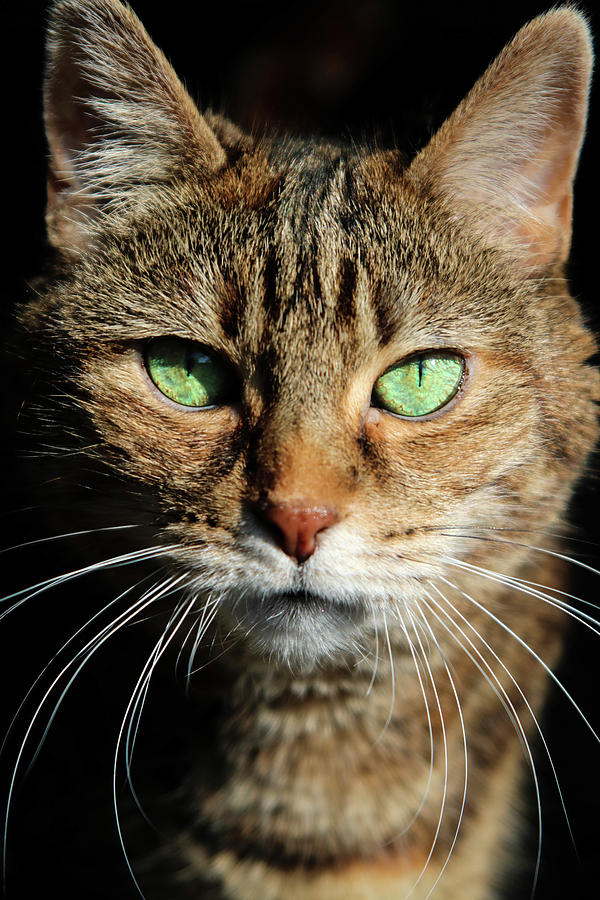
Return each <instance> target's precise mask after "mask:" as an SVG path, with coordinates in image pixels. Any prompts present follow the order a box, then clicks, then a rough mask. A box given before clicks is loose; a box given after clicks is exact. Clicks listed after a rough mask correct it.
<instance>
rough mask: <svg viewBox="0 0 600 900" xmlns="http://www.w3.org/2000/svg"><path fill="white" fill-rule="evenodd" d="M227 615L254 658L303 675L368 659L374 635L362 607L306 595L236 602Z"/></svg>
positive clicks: (280, 594)
mask: <svg viewBox="0 0 600 900" xmlns="http://www.w3.org/2000/svg"><path fill="white" fill-rule="evenodd" d="M223 612H224V613H225V616H226V618H227V619H229V620H230V625H231V626H232V627H233V630H234V632H235V634H236V636H237V637H241V638H242V640H243V641H244V643H245V644H246V645H247V647H248V649H249V650H250V651H251V652H252V653H253V654H258V655H259V656H261V657H264V658H267V659H269V660H270V661H271V662H272V663H275V664H276V663H280V664H284V665H286V666H289V667H292V668H297V669H303V670H305V669H307V668H313V667H315V666H323V665H325V666H330V665H331V664H332V663H335V662H342V661H343V660H345V659H347V658H348V656H352V657H355V656H363V655H364V654H365V652H366V645H367V643H369V642H368V639H367V640H365V639H366V638H367V635H368V636H371V634H372V632H373V625H372V623H369V622H368V617H367V616H366V615H365V611H364V608H362V607H361V605H359V604H357V603H355V602H352V603H351V602H348V601H340V600H338V599H336V600H335V601H333V600H331V599H329V598H326V597H322V596H319V595H318V594H314V593H310V592H307V591H282V592H270V593H267V592H265V593H264V594H254V595H251V596H249V595H245V596H242V597H237V598H231V599H230V600H229V601H226V602H225V609H224V610H223Z"/></svg>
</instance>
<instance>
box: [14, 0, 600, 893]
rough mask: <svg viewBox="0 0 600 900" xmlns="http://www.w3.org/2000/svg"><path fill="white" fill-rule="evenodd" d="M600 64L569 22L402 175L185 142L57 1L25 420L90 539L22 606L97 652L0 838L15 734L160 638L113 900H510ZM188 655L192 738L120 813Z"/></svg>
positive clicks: (25, 311)
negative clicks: (580, 169)
mask: <svg viewBox="0 0 600 900" xmlns="http://www.w3.org/2000/svg"><path fill="white" fill-rule="evenodd" d="M591 58H592V57H591V44H590V37H589V31H588V27H587V25H586V23H585V20H584V18H583V17H582V15H581V14H580V13H578V12H576V11H574V10H573V9H570V8H566V7H565V8H560V9H556V10H554V11H552V12H549V13H547V14H546V15H544V16H541V17H538V18H537V19H535V20H534V21H532V22H531V23H529V24H528V25H526V26H525V27H524V28H523V29H522V30H521V31H520V32H519V33H518V34H517V36H516V37H515V38H514V40H513V41H512V42H511V43H510V44H509V45H508V46H507V47H506V48H505V49H504V51H503V52H502V53H501V55H500V56H499V57H498V59H497V60H496V61H495V62H494V63H492V65H491V66H490V67H489V69H488V70H487V71H486V73H485V74H484V75H483V76H482V78H481V79H480V80H479V81H478V82H477V84H476V85H475V87H474V88H473V90H472V91H471V92H470V93H469V94H468V95H467V97H466V99H465V100H464V101H463V102H462V103H461V104H460V105H459V107H458V108H457V109H456V111H455V112H454V113H453V114H452V115H451V116H450V118H449V119H448V120H447V121H446V122H445V124H444V125H443V126H442V127H441V129H439V130H438V131H437V133H436V134H435V135H434V136H433V138H432V139H431V141H430V142H429V143H428V144H427V146H426V147H425V148H424V149H422V150H421V151H420V152H419V153H418V154H417V155H416V157H415V158H414V159H413V160H412V161H411V162H410V163H406V162H405V161H404V160H403V157H401V155H400V154H399V153H398V152H397V151H396V150H395V149H385V150H384V149H379V148H376V147H374V146H362V147H361V146H356V145H351V146H345V145H342V144H339V145H338V144H333V143H330V142H326V141H322V140H317V139H313V140H300V139H298V138H292V137H289V136H281V135H276V136H272V135H269V134H263V135H251V134H247V133H245V132H244V131H242V130H241V129H240V128H238V127H237V126H236V125H235V124H234V123H232V122H230V121H228V120H227V119H226V118H224V117H223V116H222V115H218V114H215V113H211V112H205V113H204V114H200V113H199V111H198V110H197V108H196V107H195V106H194V104H193V103H192V101H191V99H190V98H189V96H188V94H187V93H186V91H185V90H184V88H183V87H182V85H181V83H180V81H179V80H178V78H177V76H176V75H175V73H174V71H173V69H172V68H171V66H170V64H169V63H168V62H167V60H166V59H165V57H164V56H163V55H162V53H161V52H160V51H159V50H158V49H157V48H156V46H155V45H154V44H153V43H152V41H151V40H150V38H149V37H148V35H147V34H146V32H145V30H144V29H143V26H142V25H141V24H140V22H139V20H138V19H137V17H136V16H135V15H134V13H133V12H132V11H131V10H129V9H128V8H127V7H125V6H124V5H122V4H121V3H120V2H118V0H62V2H58V3H56V4H55V5H54V6H53V7H52V12H51V19H50V29H49V37H48V67H47V76H46V83H45V111H46V128H47V137H48V144H49V148H50V168H49V177H48V209H47V227H48V238H49V243H50V245H51V247H52V248H53V254H52V257H51V259H50V262H49V265H48V269H47V271H46V272H45V274H44V276H43V278H41V279H40V281H39V282H38V283H37V284H36V285H35V291H34V292H32V296H31V297H30V298H29V299H28V301H27V302H26V303H25V304H23V306H22V307H21V308H20V310H19V312H18V319H19V329H20V331H19V334H20V338H19V339H20V342H21V344H20V348H21V349H20V353H21V355H22V356H24V357H26V359H27V360H29V361H30V362H29V366H30V370H31V373H32V374H33V378H32V379H31V384H30V386H29V388H28V392H27V393H26V397H25V401H24V404H23V411H22V413H21V416H22V420H23V421H24V422H25V423H27V424H26V430H27V431H28V432H29V435H30V441H31V442H32V443H33V444H34V445H35V446H36V448H38V449H39V451H40V452H42V454H43V456H44V473H43V478H42V479H39V471H37V467H36V466H34V467H33V470H32V471H31V472H30V473H29V474H28V476H27V477H28V479H29V481H30V482H31V485H32V486H31V488H30V490H31V491H32V492H33V493H34V494H35V495H36V497H39V495H40V493H42V494H43V495H44V497H45V506H46V508H50V509H51V510H54V513H53V514H52V512H50V513H49V514H48V515H47V517H46V518H47V520H48V526H52V527H51V528H50V533H51V534H53V535H60V534H62V533H68V534H81V533H82V532H84V531H85V532H93V533H94V538H95V540H94V543H93V545H91V546H93V548H94V549H93V552H92V551H90V550H89V549H86V550H81V551H79V552H80V553H81V556H80V557H78V556H77V555H76V553H75V554H73V556H72V557H71V564H70V565H69V566H68V567H67V568H66V567H65V565H64V559H63V558H62V552H63V551H61V556H60V558H59V559H56V560H55V561H54V562H55V564H56V567H57V568H56V573H54V572H53V571H51V570H49V574H48V575H47V576H46V577H45V578H44V579H43V581H42V582H41V583H39V584H36V585H34V586H33V587H31V588H30V589H28V590H25V591H21V592H20V593H18V594H16V595H15V597H14V600H13V605H15V606H16V605H18V604H20V603H22V602H23V601H24V600H25V599H28V600H29V599H30V598H32V597H33V596H35V595H37V594H39V593H40V592H45V591H47V590H50V589H53V588H55V587H60V586H62V584H63V582H65V583H66V582H70V583H71V590H72V591H73V594H72V596H73V597H74V601H71V602H72V604H73V602H74V603H75V605H79V606H81V605H83V606H85V617H84V619H83V620H82V619H81V617H79V618H78V619H77V621H78V623H80V622H83V623H85V622H86V620H87V624H82V625H78V627H77V629H76V630H74V631H73V633H72V637H71V639H70V640H69V642H68V643H67V644H66V645H65V646H64V648H63V650H62V651H61V653H62V655H61V653H59V655H58V658H57V661H56V662H55V663H54V664H53V666H54V667H53V668H52V667H51V668H50V671H49V672H48V673H46V675H45V680H44V678H42V681H41V684H42V689H41V694H40V695H39V697H38V698H37V699H36V700H34V701H33V704H32V706H31V714H30V718H29V721H30V723H31V728H30V727H27V729H26V733H25V735H24V739H23V740H22V741H21V742H20V743H18V744H17V747H18V751H17V761H16V764H15V767H14V777H13V778H12V779H11V785H10V789H9V793H10V796H9V803H8V809H9V812H8V816H7V824H8V826H10V810H11V806H14V805H15V804H14V803H13V784H16V782H17V781H18V777H19V776H20V774H21V770H22V769H23V767H24V763H25V760H26V758H28V755H29V754H30V753H31V752H34V751H35V747H36V744H35V740H33V736H35V735H36V729H40V728H41V731H42V734H41V735H40V738H41V739H42V740H43V738H44V733H43V732H44V731H45V722H46V721H47V720H48V717H49V718H50V719H52V717H53V715H52V714H53V710H54V708H55V706H56V704H57V702H59V700H60V698H61V697H62V692H63V690H64V688H65V687H66V686H67V685H69V684H70V682H71V680H72V678H73V677H74V676H75V675H78V674H79V670H80V669H82V668H84V667H85V665H86V664H87V662H88V660H90V659H93V657H94V655H95V654H97V653H98V654H102V653H104V657H103V659H104V660H105V661H106V659H107V656H106V652H105V644H106V645H108V646H111V644H112V645H113V646H114V645H115V643H116V644H117V646H119V647H122V644H118V640H119V637H120V635H119V634H118V633H119V632H124V631H126V630H127V631H128V630H129V629H127V628H126V626H128V625H130V624H132V623H138V620H145V619H147V620H148V621H147V622H145V623H144V624H141V622H139V624H137V629H136V630H137V633H138V635H139V634H140V633H142V634H143V635H144V638H145V641H144V643H145V645H146V648H147V646H148V644H150V651H148V649H146V660H145V661H144V662H143V664H142V667H140V672H138V678H137V681H134V682H133V684H132V686H130V687H129V688H128V695H129V694H130V695H131V701H130V702H129V704H128V705H127V708H126V710H125V716H124V719H123V724H122V727H121V729H120V731H119V732H118V742H117V749H116V753H115V775H114V785H115V807H116V812H117V824H118V829H119V830H118V832H117V830H116V829H114V831H115V832H116V833H118V835H119V837H120V838H121V840H122V842H123V851H124V856H125V858H126V859H127V860H128V865H129V866H130V877H131V886H132V893H133V891H134V886H136V885H137V886H138V888H139V891H140V893H142V894H143V895H144V896H146V897H148V898H154V897H165V898H169V900H178V898H188V897H190V898H192V897H193V898H200V897H201V898H212V897H215V898H240V900H255V898H259V897H260V898H266V900H281V898H286V900H287V898H303V900H321V898H323V900H325V898H327V900H335V898H341V897H344V898H348V900H354V898H356V900H358V898H371V897H372V898H377V900H386V898H389V900H392V898H394V900H397V898H400V897H409V896H411V897H414V898H426V897H429V896H431V895H434V896H435V897H436V898H441V900H444V898H457V897H468V898H469V900H484V898H485V900H490V898H493V897H499V896H500V893H499V892H500V890H501V888H502V883H503V881H504V880H505V879H506V877H507V874H508V873H509V872H510V869H511V867H512V866H513V865H515V864H516V863H515V858H518V856H519V845H520V842H521V839H522V838H521V835H522V832H521V830H520V825H519V823H520V814H519V808H518V807H519V803H520V799H519V797H520V793H521V791H522V790H523V785H524V783H525V780H526V777H527V771H526V770H527V768H528V767H529V768H534V765H533V763H534V760H533V757H532V751H531V749H530V742H531V741H532V740H533V739H535V738H536V737H537V738H539V736H540V732H541V727H540V724H539V716H540V711H541V709H542V705H543V702H544V699H545V697H546V694H547V691H548V687H549V685H550V683H551V682H552V681H553V679H555V676H553V673H552V669H553V667H554V666H555V665H556V663H557V661H558V659H559V655H560V651H561V647H562V645H563V641H564V635H565V631H566V626H567V614H568V613H569V612H570V611H572V610H571V607H570V606H569V602H568V599H569V598H568V597H567V596H565V594H563V593H561V591H567V590H568V587H567V574H566V573H567V560H566V557H565V551H564V544H563V539H562V538H561V533H562V532H563V531H564V530H566V509H567V506H568V503H569V501H570V498H571V496H572V494H573V491H574V489H575V487H576V484H577V483H578V481H579V479H580V478H581V477H582V475H583V473H584V470H585V467H586V463H587V460H588V457H589V455H590V453H591V451H592V449H593V447H594V445H595V443H596V440H597V414H596V409H595V401H596V400H597V399H599V397H600V392H599V390H598V375H597V372H596V370H595V369H594V368H593V367H592V366H591V365H589V360H590V359H591V357H592V356H593V355H594V353H595V351H596V344H595V341H594V338H593V336H592V334H591V333H590V331H589V330H588V328H587V327H586V324H585V322H584V319H583V316H582V315H581V313H580V311H579V309H578V306H577V304H576V302H575V301H574V299H573V298H572V297H571V295H570V293H569V290H568V286H567V283H566V281H565V275H564V268H565V264H566V261H567V258H568V254H569V246H570V234H571V204H572V184H573V179H574V176H575V171H576V165H577V160H578V155H579V151H580V147H581V143H582V140H583V134H584V128H585V118H586V107H587V95H588V89H589V78H590V69H591ZM35 429H37V431H36V430H35ZM40 480H41V481H43V484H41V485H39V486H38V485H37V484H36V483H35V482H36V481H40ZM102 549H105V550H106V552H105V553H101V550H102ZM64 553H65V555H66V551H64ZM65 573H67V574H65ZM90 580H91V581H93V584H94V586H93V587H92V588H89V587H86V588H83V587H80V585H84V584H85V585H87V584H88V583H89V582H90ZM87 591H90V592H92V593H93V597H92V598H91V599H90V597H88V596H86V592H87ZM92 600H93V602H92ZM84 601H85V602H84ZM153 630H154V635H153ZM109 639H110V640H109ZM182 648H183V649H182ZM180 651H181V653H182V655H183V657H184V658H185V660H186V663H185V665H186V666H187V676H188V677H187V681H188V686H189V691H190V700H189V703H187V704H185V709H184V712H183V713H182V716H183V718H182V719H180V721H178V722H176V723H174V722H173V718H174V717H173V716H170V715H169V709H168V708H167V707H168V705H169V703H172V704H173V705H174V706H176V709H177V713H178V714H179V713H180V712H181V709H180V707H179V705H177V704H175V702H174V701H172V700H167V702H166V705H165V706H163V707H162V715H164V718H162V717H161V719H160V722H161V725H160V728H158V729H157V731H159V732H160V731H162V732H163V734H159V735H158V736H154V737H153V741H154V747H149V746H147V745H148V741H147V740H146V742H145V745H144V747H143V749H144V751H145V752H144V756H146V755H148V756H150V757H153V758H150V759H148V758H146V759H144V760H142V761H141V766H142V767H146V768H145V772H144V773H143V774H142V776H141V780H142V782H143V790H137V792H136V793H135V794H134V789H135V788H136V784H135V780H134V784H133V785H132V786H131V788H132V789H131V791H129V792H128V791H127V790H125V791H121V790H120V780H121V773H122V772H123V771H126V772H127V774H128V776H129V772H130V769H131V762H132V756H133V750H134V744H135V740H136V735H137V732H138V729H140V728H142V729H143V727H144V719H145V718H146V717H147V716H148V715H149V713H150V710H146V714H145V715H144V712H143V709H144V704H145V703H146V699H147V702H148V703H149V704H152V702H153V699H152V698H153V688H154V684H152V685H151V684H150V681H151V679H152V676H153V674H154V672H155V670H156V668H157V666H158V664H159V662H160V660H161V658H163V657H167V656H168V655H169V654H173V655H174V656H177V655H178V653H179V652H180ZM128 652H129V651H128ZM148 652H149V655H148ZM160 689H162V688H159V690H160ZM132 691H133V692H132ZM25 708H26V710H27V709H28V707H27V705H26V707H25ZM166 748H168V749H166ZM151 751H153V752H151ZM141 756H142V748H140V749H138V750H136V756H135V764H136V765H134V766H133V776H134V779H135V774H136V766H137V762H138V759H139V758H140V757H141ZM132 796H133V797H134V798H135V799H136V800H137V799H139V801H140V805H141V806H142V807H143V808H144V809H145V810H147V812H148V818H149V819H150V821H151V822H152V823H156V825H157V826H158V829H159V832H160V839H159V840H157V839H155V838H153V837H151V836H150V830H149V829H148V831H144V830H143V827H142V825H140V821H141V820H142V815H141V812H140V811H139V810H136V809H135V808H134V803H133V802H132V800H131V797H132ZM128 804H129V806H130V807H131V808H130V809H127V810H126V809H125V807H127V805H128ZM142 824H143V823H142ZM7 835H8V836H9V837H10V827H8V828H7ZM533 868H534V869H535V866H534V867H533ZM532 877H533V878H534V879H535V871H534V872H533V873H532ZM82 886H83V882H82ZM85 890H86V895H89V896H92V892H93V890H94V886H93V884H86V887H85ZM99 895H100V896H102V894H101V893H100V894H99Z"/></svg>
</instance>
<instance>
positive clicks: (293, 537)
mask: <svg viewBox="0 0 600 900" xmlns="http://www.w3.org/2000/svg"><path fill="white" fill-rule="evenodd" d="M263 516H264V518H265V519H267V520H268V521H269V522H270V523H271V524H273V525H274V526H275V529H276V531H275V537H276V540H277V543H278V544H279V546H280V547H281V549H282V550H283V551H284V553H287V555H288V556H291V557H293V558H294V559H297V560H298V562H299V563H301V562H304V560H305V559H308V557H309V556H312V555H313V553H314V552H315V549H316V546H317V542H316V538H317V535H318V534H319V532H320V531H324V530H325V529H326V528H329V526H330V525H334V524H335V523H336V522H337V521H338V520H339V517H338V514H337V513H336V512H335V511H334V510H333V509H329V508H328V507H326V506H319V505H318V504H316V503H293V504H286V503H281V504H275V505H273V506H268V507H267V508H266V510H265V511H264V512H263Z"/></svg>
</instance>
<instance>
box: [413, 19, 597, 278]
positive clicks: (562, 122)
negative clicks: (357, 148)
mask: <svg viewBox="0 0 600 900" xmlns="http://www.w3.org/2000/svg"><path fill="white" fill-rule="evenodd" d="M591 68H592V46H591V38H590V33H589V29H588V26H587V23H586V21H585V19H584V17H583V16H582V15H581V14H579V13H578V12H575V11H574V10H572V9H570V8H567V7H563V8H561V9H557V10H554V11H552V12H549V13H546V14H545V15H543V16H539V17H538V18H536V19H534V20H533V21H532V22H530V23H529V24H528V25H526V26H525V27H524V28H522V29H521V31H519V32H518V34H517V35H516V37H515V38H514V39H513V40H512V41H511V43H510V44H508V45H507V46H506V47H505V48H504V50H503V51H502V53H501V54H500V56H499V57H498V58H497V59H496V60H495V62H493V63H492V65H491V66H490V67H489V69H488V70H487V71H486V72H485V74H484V75H483V76H482V77H481V78H480V79H479V81H478V82H477V83H476V85H475V86H474V88H473V89H472V90H471V92H470V93H469V94H468V95H467V97H466V98H465V99H464V100H463V102H462V103H461V104H460V105H459V106H458V108H457V109H456V110H455V112H454V113H453V114H452V116H450V118H449V119H448V120H447V121H446V122H445V123H444V125H443V126H442V127H441V128H440V130H439V131H438V133H437V134H436V135H435V136H434V137H433V139H432V140H431V142H430V143H429V145H428V146H427V147H426V148H425V149H424V150H423V151H422V152H421V153H420V154H419V155H418V156H417V158H416V159H415V161H414V162H413V164H412V166H411V170H410V171H411V174H412V175H413V176H414V177H415V178H418V179H419V180H420V181H421V182H422V183H423V182H424V183H425V184H426V185H427V186H428V187H429V189H430V190H431V191H432V192H434V193H435V194H437V195H439V196H442V197H443V198H445V200H446V201H447V204H448V205H449V207H450V208H451V210H452V211H453V214H454V215H456V217H457V218H459V219H462V220H464V221H465V222H466V223H467V224H468V225H470V227H472V228H475V229H476V230H478V231H479V232H480V234H481V235H482V236H483V237H484V239H485V240H487V241H488V242H490V243H492V244H494V245H497V246H504V247H506V248H507V249H509V250H511V251H512V252H513V253H515V254H516V255H517V256H519V257H520V258H521V259H522V260H523V262H524V264H525V265H527V266H528V267H540V266H546V265H551V264H554V263H557V262H558V263H562V262H564V261H565V260H566V258H567V256H568V252H569V246H570V239H571V207H572V189H573V179H574V176H575V170H576V167H577V160H578V157H579V151H580V148H581V144H582V141H583V136H584V132H585V121H586V113H587V98H588V92H589V83H590V76H591Z"/></svg>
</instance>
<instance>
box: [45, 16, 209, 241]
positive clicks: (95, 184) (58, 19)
mask: <svg viewBox="0 0 600 900" xmlns="http://www.w3.org/2000/svg"><path fill="white" fill-rule="evenodd" d="M44 100H45V114H46V133H47V137H48V143H49V146H50V169H49V178H48V209H47V223H48V236H49V239H50V241H51V243H53V244H54V245H55V246H57V247H58V248H60V249H61V250H66V251H70V250H75V251H77V250H81V249H82V248H84V247H85V246H86V245H87V244H88V242H89V241H90V240H92V239H93V234H94V225H95V223H96V222H97V220H98V218H99V216H100V215H101V214H102V212H103V211H105V210H111V209H115V208H118V207H119V205H131V204H135V203H140V202H143V198H144V196H148V195H150V194H151V193H152V192H155V191H156V190H158V189H160V185H161V184H165V183H168V182H169V181H172V180H173V179H174V178H176V177H177V175H178V173H179V172H181V170H182V169H185V168H186V167H187V168H188V169H189V168H190V167H191V168H192V171H193V172H195V173H197V175H198V177H202V176H203V175H207V174H210V173H211V172H213V171H214V170H215V169H217V168H219V166H221V165H222V164H223V163H224V161H225V152H224V150H223V148H222V146H221V144H220V142H219V141H218V139H217V137H216V135H215V134H214V132H213V131H212V129H211V128H210V127H209V125H208V123H207V122H206V120H205V119H204V118H203V117H202V116H201V115H200V113H199V112H198V110H197V109H196V107H195V105H194V103H193V102H192V100H191V99H190V97H189V95H188V94H187V92H186V91H185V89H184V88H183V85H182V84H181V82H180V81H179V79H178V78H177V76H176V74H175V72H174V71H173V69H172V67H171V65H170V64H169V63H168V61H167V60H166V58H165V57H164V55H163V54H162V53H161V51H160V50H159V49H158V48H157V47H156V46H155V45H154V44H153V42H152V41H151V40H150V38H149V37H148V34H147V32H146V31H145V29H144V27H143V25H142V24H141V22H140V21H139V19H138V18H137V17H136V16H135V15H134V14H133V12H132V11H131V10H130V9H129V7H127V6H125V5H123V4H122V3H120V2H119V0H60V2H58V3H56V4H55V5H54V6H53V7H52V10H51V16H50V28H49V33H48V63H47V70H46V83H45V96H44Z"/></svg>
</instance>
